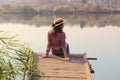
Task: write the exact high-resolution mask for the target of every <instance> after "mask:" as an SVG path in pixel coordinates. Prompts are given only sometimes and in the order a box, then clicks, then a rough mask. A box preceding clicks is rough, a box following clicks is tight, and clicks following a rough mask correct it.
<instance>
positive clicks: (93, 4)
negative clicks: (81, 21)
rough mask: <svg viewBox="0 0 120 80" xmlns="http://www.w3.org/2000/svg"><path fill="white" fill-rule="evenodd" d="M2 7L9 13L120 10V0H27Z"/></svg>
mask: <svg viewBox="0 0 120 80" xmlns="http://www.w3.org/2000/svg"><path fill="white" fill-rule="evenodd" d="M2 7H3V8H4V9H5V10H6V11H7V12H9V13H10V12H11V13H32V14H36V13H40V14H53V13H57V14H59V13H60V14H61V13H83V12H84V13H85V12H86V13H90V12H98V13H99V12H120V5H119V0H42V1H41V0H29V1H27V0H26V3H21V4H20V3H19V4H17V3H15V4H6V5H2Z"/></svg>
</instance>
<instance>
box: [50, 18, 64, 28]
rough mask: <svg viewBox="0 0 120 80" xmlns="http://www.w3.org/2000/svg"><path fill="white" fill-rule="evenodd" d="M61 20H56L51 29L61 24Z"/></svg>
mask: <svg viewBox="0 0 120 80" xmlns="http://www.w3.org/2000/svg"><path fill="white" fill-rule="evenodd" d="M63 23H64V22H63V19H62V18H57V19H55V20H54V22H53V24H52V27H58V26H59V25H61V24H63Z"/></svg>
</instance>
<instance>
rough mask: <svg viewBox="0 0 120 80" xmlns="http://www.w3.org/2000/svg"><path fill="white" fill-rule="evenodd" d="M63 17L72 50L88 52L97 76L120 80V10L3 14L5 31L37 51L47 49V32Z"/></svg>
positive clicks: (1, 26) (97, 78) (0, 28)
mask: <svg viewBox="0 0 120 80" xmlns="http://www.w3.org/2000/svg"><path fill="white" fill-rule="evenodd" d="M55 17H62V18H63V19H64V21H65V27H64V31H65V33H66V37H67V38H66V41H67V42H68V43H69V45H70V53H77V54H80V53H84V52H86V53H87V56H88V57H93V58H97V60H96V61H90V63H91V64H92V68H93V69H94V70H95V73H94V74H92V77H93V80H120V77H119V70H120V69H119V68H120V62H119V60H120V58H119V56H120V23H119V21H120V14H114V15H112V14H109V15H108V14H105V15H103V14H101V15H69V16H66V15H55V16H53V15H52V16H49V15H47V16H41V15H36V16H32V15H14V14H3V15H0V31H4V32H5V33H4V34H2V35H8V36H12V35H16V34H17V35H18V36H17V37H16V38H17V39H18V40H20V41H21V42H25V43H28V44H29V45H30V47H31V49H32V50H33V51H34V52H38V53H41V52H45V48H46V43H47V36H46V35H47V32H48V30H49V29H51V23H52V20H53V19H54V18H55Z"/></svg>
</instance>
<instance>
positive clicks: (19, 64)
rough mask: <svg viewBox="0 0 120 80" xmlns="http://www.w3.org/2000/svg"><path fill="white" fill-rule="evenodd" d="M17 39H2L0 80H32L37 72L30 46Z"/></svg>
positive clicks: (0, 46)
mask: <svg viewBox="0 0 120 80" xmlns="http://www.w3.org/2000/svg"><path fill="white" fill-rule="evenodd" d="M0 33H2V32H0ZM15 37H16V36H12V37H5V36H4V37H0V80H30V78H31V76H32V75H33V73H34V71H35V70H34V69H33V66H34V55H33V54H32V53H31V48H30V46H29V45H28V44H25V43H20V42H19V41H18V40H15Z"/></svg>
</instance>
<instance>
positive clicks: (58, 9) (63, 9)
mask: <svg viewBox="0 0 120 80" xmlns="http://www.w3.org/2000/svg"><path fill="white" fill-rule="evenodd" d="M69 11H70V7H69V6H67V5H65V6H62V5H59V6H57V7H55V8H54V12H55V13H62V12H64V13H68V12H69Z"/></svg>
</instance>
